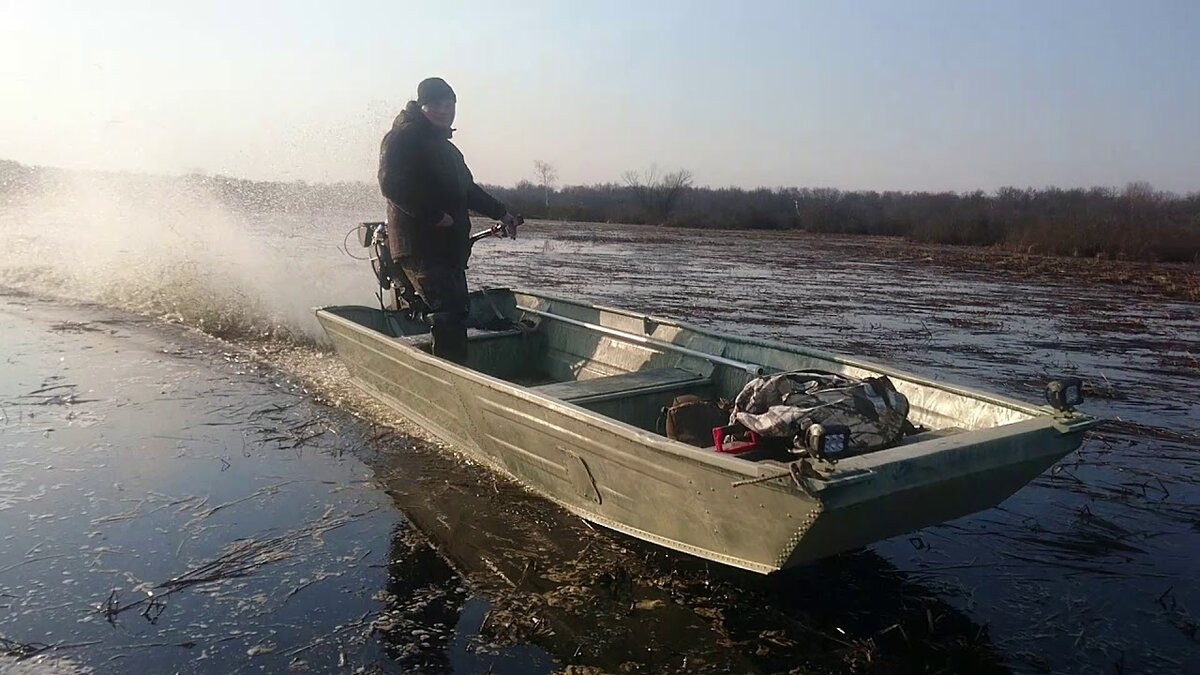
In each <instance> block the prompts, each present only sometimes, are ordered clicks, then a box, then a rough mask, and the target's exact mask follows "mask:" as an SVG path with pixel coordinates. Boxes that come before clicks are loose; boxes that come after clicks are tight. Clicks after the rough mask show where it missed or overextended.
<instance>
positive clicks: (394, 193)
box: [379, 132, 445, 223]
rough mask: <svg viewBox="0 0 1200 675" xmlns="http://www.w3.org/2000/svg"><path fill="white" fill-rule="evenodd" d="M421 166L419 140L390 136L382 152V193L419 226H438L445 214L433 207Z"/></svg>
mask: <svg viewBox="0 0 1200 675" xmlns="http://www.w3.org/2000/svg"><path fill="white" fill-rule="evenodd" d="M420 165H421V148H420V146H419V144H418V142H417V139H414V138H412V137H411V136H408V135H407V134H395V133H394V132H392V133H389V134H388V136H387V137H386V138H384V140H383V144H382V145H381V146H380V149H379V190H380V191H381V192H383V196H384V197H387V199H388V201H390V202H392V203H393V204H395V205H396V206H398V207H400V210H401V211H404V212H405V213H407V214H408V215H409V216H412V217H413V218H414V219H416V220H417V221H418V222H420V223H435V222H437V221H439V220H441V218H442V217H443V216H444V215H445V214H444V213H442V211H441V210H440V209H438V208H435V207H433V206H432V205H431V204H430V194H429V189H428V186H426V185H425V181H424V180H422V177H423V172H422V170H421V166H420Z"/></svg>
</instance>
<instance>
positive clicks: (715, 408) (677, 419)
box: [659, 394, 729, 448]
mask: <svg viewBox="0 0 1200 675" xmlns="http://www.w3.org/2000/svg"><path fill="white" fill-rule="evenodd" d="M726 424H729V410H728V408H724V407H722V406H721V405H720V404H719V403H713V402H712V401H705V400H704V399H702V398H700V397H699V396H696V395H695V394H684V395H682V396H676V397H675V400H674V401H671V405H669V406H667V407H666V408H663V409H662V417H660V418H659V427H660V433H661V431H665V432H666V435H667V438H670V439H672V440H676V441H679V442H681V443H687V444H688V445H694V446H696V447H698V448H707V447H709V446H711V445H712V444H713V436H712V430H713V429H715V428H716V427H721V426H725V425H726Z"/></svg>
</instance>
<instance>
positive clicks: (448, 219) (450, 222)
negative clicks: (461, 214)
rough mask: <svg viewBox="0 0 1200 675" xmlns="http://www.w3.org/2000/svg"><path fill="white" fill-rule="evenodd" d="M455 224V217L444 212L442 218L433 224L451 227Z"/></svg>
mask: <svg viewBox="0 0 1200 675" xmlns="http://www.w3.org/2000/svg"><path fill="white" fill-rule="evenodd" d="M453 224H454V219H453V218H451V217H450V214H449V213H443V214H442V219H441V220H439V221H437V222H436V223H434V225H433V226H434V227H450V226H451V225H453Z"/></svg>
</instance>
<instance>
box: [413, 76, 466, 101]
mask: <svg viewBox="0 0 1200 675" xmlns="http://www.w3.org/2000/svg"><path fill="white" fill-rule="evenodd" d="M446 99H450V100H453V101H457V100H458V97H457V96H455V95H454V90H453V89H451V88H450V85H448V84H446V81H445V80H443V79H442V78H440V77H431V78H429V79H427V80H422V81H421V84H418V85H417V103H418V104H420V105H425V104H426V103H434V102H436V101H444V100H446Z"/></svg>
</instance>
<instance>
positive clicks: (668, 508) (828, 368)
mask: <svg viewBox="0 0 1200 675" xmlns="http://www.w3.org/2000/svg"><path fill="white" fill-rule="evenodd" d="M364 243H368V242H367V241H364ZM316 313H317V318H318V320H319V321H320V323H321V325H322V326H323V328H324V330H325V332H326V334H327V335H328V336H329V338H330V340H331V341H332V343H333V345H334V348H335V350H336V351H337V353H338V355H339V356H340V358H342V360H343V361H345V363H346V365H347V366H348V368H349V370H350V373H351V375H352V376H353V378H354V381H355V383H356V384H358V385H359V386H361V387H362V388H363V389H365V390H366V391H368V392H369V393H371V394H373V395H374V396H376V397H378V398H379V399H381V400H382V401H384V402H386V403H388V404H389V405H391V406H392V407H394V408H395V409H397V410H398V411H400V412H401V413H402V414H404V415H405V416H406V417H408V418H410V419H412V420H413V421H415V422H416V423H417V424H419V425H420V426H422V427H423V428H425V429H427V430H428V431H430V432H432V433H433V434H435V435H436V436H438V437H440V438H441V439H443V440H444V441H446V442H448V443H450V444H452V445H453V446H455V447H456V448H457V449H459V450H461V451H463V452H465V453H467V454H469V455H470V456H472V457H474V458H477V459H479V460H481V461H483V462H484V463H486V464H487V465H489V466H490V467H492V468H493V469H495V470H497V471H499V472H501V473H503V474H505V475H508V476H510V477H512V478H513V479H515V480H517V481H519V482H520V483H522V484H523V485H525V486H527V487H529V488H530V489H532V490H533V491H535V492H537V493H538V494H540V495H542V496H544V497H546V498H548V499H551V500H553V501H554V502H556V503H558V504H560V505H561V506H563V507H564V508H566V509H568V510H569V511H571V512H572V513H575V514H577V515H579V516H580V517H582V518H585V519H587V520H589V521H591V522H594V523H597V524H600V525H603V526H605V527H609V528H612V529H614V530H618V531H620V532H624V533H626V534H629V535H632V536H634V537H638V538H640V539H644V540H646V541H650V542H653V543H656V544H659V545H662V546H666V547H669V548H672V549H675V550H679V551H684V552H687V553H690V554H693V555H697V556H700V557H703V558H707V559H709V560H713V561H717V562H720V563H724V564H727V565H732V566H736V567H741V568H744V569H748V570H753V571H756V572H762V573H768V572H773V571H776V570H780V569H784V568H788V567H792V566H795V565H798V564H801V563H804V562H807V561H811V560H814V559H817V558H821V557H824V556H829V555H833V554H836V553H839V552H842V551H846V550H850V549H854V548H858V547H861V546H864V545H867V544H870V543H872V542H875V541H879V540H881V539H885V538H888V537H892V536H896V535H899V534H903V533H905V532H910V531H913V530H916V529H919V528H921V527H925V526H928V525H932V524H935V523H940V522H944V521H947V520H950V519H953V518H957V517H960V516H964V515H967V514H970V513H974V512H976V511H980V510H983V509H987V508H990V507H992V506H995V505H996V504H999V503H1000V502H1001V501H1003V500H1004V499H1005V498H1007V497H1008V496H1009V495H1011V494H1013V493H1014V492H1016V491H1017V490H1019V489H1020V488H1021V487H1022V486H1024V485H1025V484H1027V483H1028V482H1029V481H1030V480H1032V479H1033V478H1035V477H1036V476H1037V475H1039V474H1040V473H1041V472H1042V471H1044V470H1046V469H1047V468H1048V467H1050V466H1051V465H1053V464H1054V462H1056V461H1057V460H1059V459H1060V458H1062V457H1063V456H1065V455H1066V454H1068V453H1070V452H1071V451H1073V450H1074V449H1076V448H1077V447H1078V446H1079V445H1080V443H1081V441H1082V436H1083V432H1084V431H1085V430H1087V429H1089V428H1091V427H1092V426H1094V425H1095V424H1096V420H1095V418H1093V417H1090V416H1088V415H1084V414H1081V413H1078V412H1074V411H1073V410H1072V407H1073V405H1072V404H1077V403H1078V400H1068V401H1066V402H1065V403H1064V402H1063V401H1061V400H1060V401H1059V405H1058V406H1057V407H1051V406H1036V405H1031V404H1027V403H1023V402H1020V401H1016V400H1012V399H1008V398H1005V397H1001V396H997V395H993V394H988V393H984V392H980V391H973V390H970V389H966V388H962V387H956V386H951V385H946V384H942V383H938V382H933V381H931V380H928V379H925V378H921V377H918V376H915V375H911V374H908V373H905V372H902V371H900V370H896V369H893V368H890V367H886V366H882V365H877V364H873V363H868V362H866V361H861V360H858V359H854V358H850V357H845V356H840V355H835V354H829V353H824V352H819V351H814V350H809V349H805V348H802V347H800V346H794V345H789V344H784V343H780V342H771V341H765V340H758V339H752V338H746V337H740V336H735V335H724V334H719V333H715V332H712V331H709V330H705V329H703V328H700V327H697V326H693V325H690V324H687V323H683V322H677V321H674V320H670V319H665V318H658V317H653V316H648V315H644V314H639V313H635V312H630V311H626V310H622V309H614V308H609V307H602V306H596V305H590V304H586V303H582V302H577V301H574V300H571V299H568V298H563V297H558V296H554V295H549V294H544V293H535V292H525V291H510V290H500V289H493V290H486V291H479V292H475V293H472V294H471V296H470V318H469V320H468V323H469V325H472V326H474V328H473V329H472V330H471V331H470V332H469V334H468V341H469V345H470V358H469V361H468V362H467V363H466V364H465V365H458V364H455V363H452V362H450V361H446V360H444V359H440V358H436V357H434V356H432V355H431V354H430V353H429V350H430V344H431V340H430V335H429V333H430V328H429V325H428V324H427V323H425V322H423V321H420V320H419V316H417V315H415V314H414V313H412V312H405V311H397V310H392V309H388V308H387V307H381V308H370V307H361V306H332V307H323V308H320V309H318V310H317V312H316ZM795 371H810V372H811V371H816V372H823V373H831V374H836V375H839V376H844V377H847V378H851V379H853V380H854V381H865V380H869V379H870V378H876V377H884V376H886V378H887V380H888V381H890V383H891V385H892V386H894V388H895V391H897V392H899V393H900V394H902V395H903V397H904V398H905V399H906V400H907V424H906V427H907V430H908V431H907V433H905V434H903V436H902V437H900V438H899V439H898V440H896V441H895V442H894V443H889V444H888V447H883V448H880V449H872V450H870V451H863V452H860V453H858V454H848V455H846V456H842V457H841V458H840V459H837V458H835V457H834V456H833V453H832V452H822V451H821V449H820V448H819V447H816V446H813V447H810V448H807V449H806V448H803V447H791V446H790V445H789V446H788V447H784V446H780V445H778V444H775V445H771V444H769V443H766V442H763V443H761V444H758V445H756V444H754V443H753V442H740V443H739V442H737V441H734V440H733V439H732V438H728V437H726V438H722V434H723V433H724V432H723V431H720V430H715V431H714V433H713V440H712V443H711V444H710V445H707V446H706V447H698V446H697V445H691V444H687V443H684V442H681V441H680V440H676V439H672V438H668V437H667V435H666V434H665V433H663V431H662V420H661V416H662V412H663V410H664V409H666V408H669V407H670V406H671V405H672V404H673V403H674V402H676V401H677V400H678V398H679V397H680V396H681V395H687V394H692V395H695V396H697V397H699V398H700V399H702V400H719V399H726V400H732V399H734V398H736V397H737V396H738V394H739V393H740V392H742V390H743V389H744V388H745V386H746V385H747V383H749V382H752V381H756V380H757V381H761V380H763V378H765V377H770V376H771V375H772V374H777V373H791V372H795ZM1074 394H1077V392H1072V396H1071V397H1069V398H1076V397H1075V396H1074ZM830 428H831V429H833V427H830ZM741 437H743V438H744V437H745V434H742V436H741ZM751 438H753V437H751ZM723 441H724V443H723ZM731 441H732V444H733V446H734V447H725V443H730V442H731ZM797 445H800V443H799V441H797ZM831 447H832V446H831ZM842 449H845V448H844V447H843V448H842Z"/></svg>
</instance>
